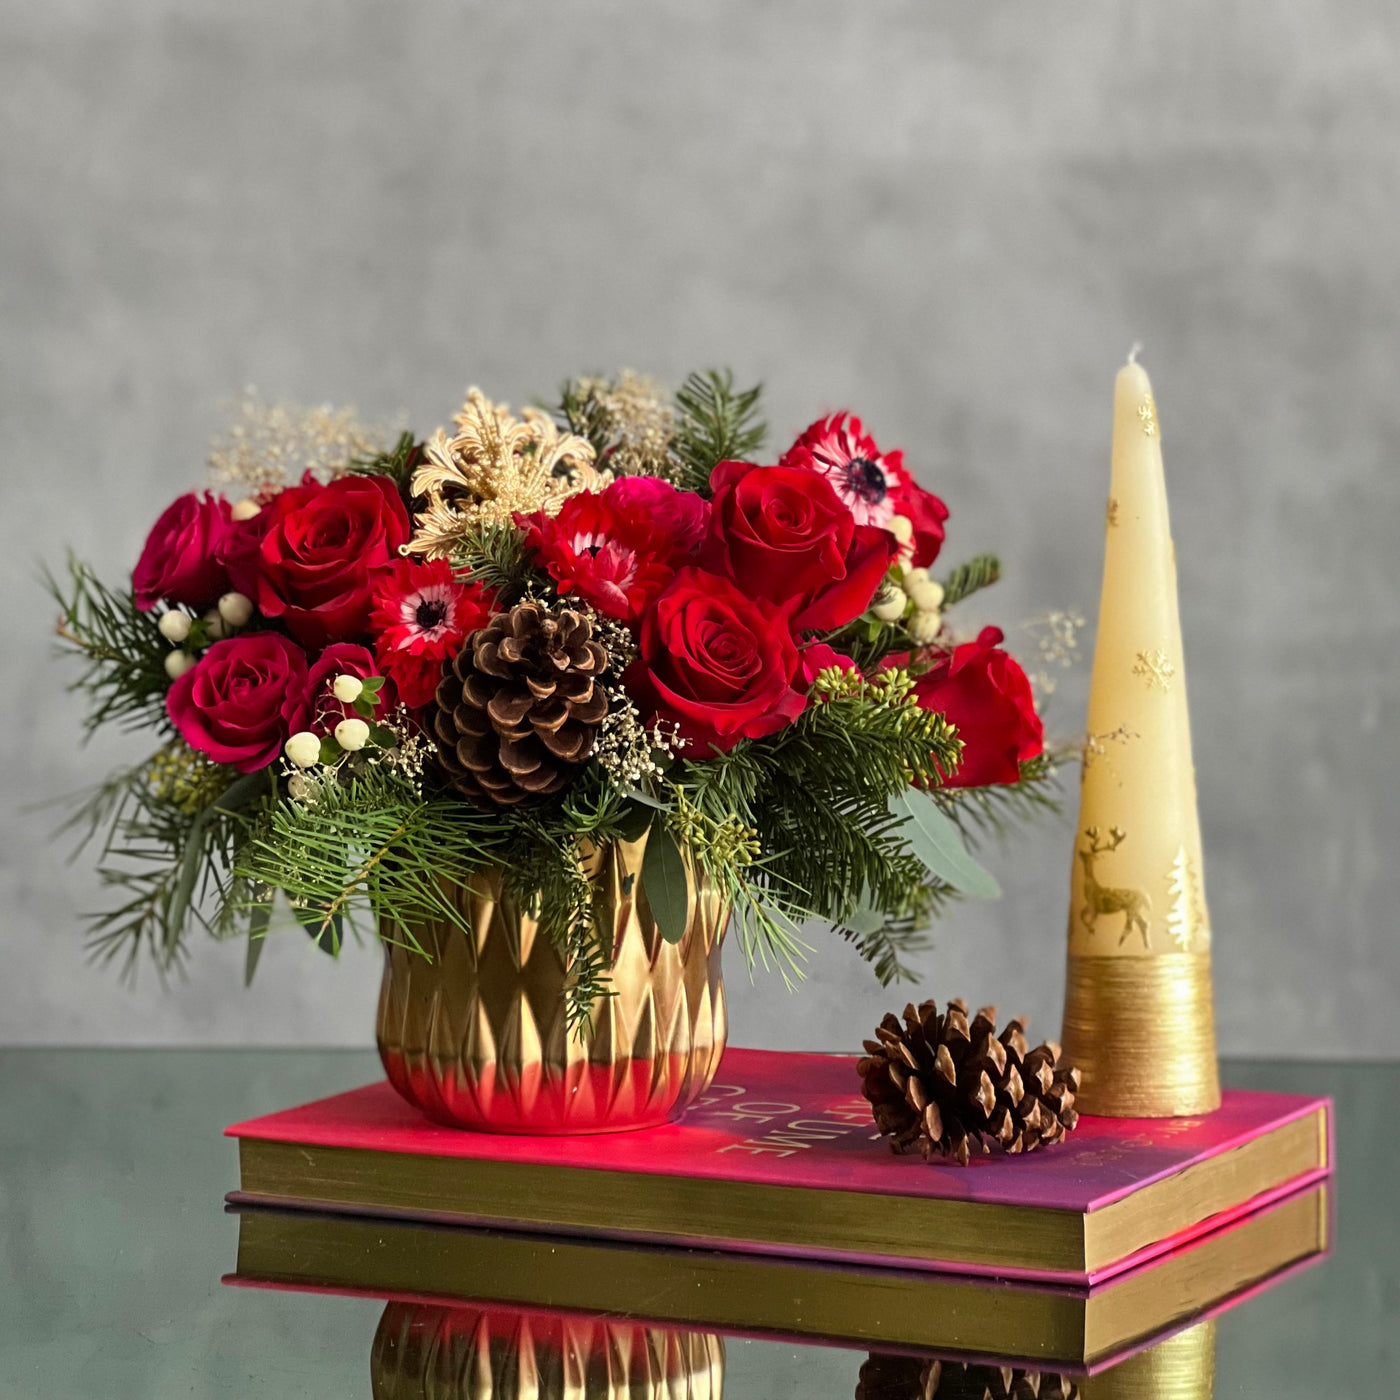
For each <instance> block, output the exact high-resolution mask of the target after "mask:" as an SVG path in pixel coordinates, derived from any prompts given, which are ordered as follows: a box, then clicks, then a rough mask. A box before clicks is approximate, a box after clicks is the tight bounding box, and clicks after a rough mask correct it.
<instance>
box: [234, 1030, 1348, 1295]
mask: <svg viewBox="0 0 1400 1400" xmlns="http://www.w3.org/2000/svg"><path fill="white" fill-rule="evenodd" d="M854 1065H855V1061H854V1058H853V1057H850V1056H841V1055H819V1054H805V1053H795V1052H790V1051H770V1050H745V1049H739V1048H733V1049H730V1050H729V1051H728V1052H727V1054H726V1055H725V1058H724V1062H723V1064H722V1065H721V1066H720V1071H719V1074H718V1076H717V1078H716V1082H715V1083H714V1084H713V1085H712V1086H711V1087H710V1089H709V1091H708V1092H707V1093H706V1095H705V1096H704V1097H703V1098H702V1099H700V1100H699V1101H698V1102H697V1103H696V1105H695V1106H694V1107H693V1108H692V1109H691V1110H690V1111H689V1112H688V1113H687V1114H686V1115H685V1117H684V1119H683V1120H682V1121H680V1122H678V1123H670V1124H666V1125H665V1126H663V1127H659V1128H649V1129H644V1130H641V1131H638V1132H630V1133H616V1134H606V1135H596V1134H589V1135H579V1136H558V1137H539V1136H523V1135H514V1134H498V1133H477V1132H469V1131H464V1130H461V1129H455V1128H447V1127H440V1126H438V1125H436V1124H434V1123H431V1122H429V1121H428V1120H427V1119H426V1118H424V1117H423V1116H422V1115H421V1114H420V1113H419V1112H418V1111H417V1110H416V1109H414V1108H413V1107H412V1106H411V1105H409V1104H407V1103H405V1102H404V1101H403V1100H402V1099H400V1098H399V1096H398V1095H397V1094H396V1093H395V1092H394V1090H393V1089H392V1088H391V1087H390V1085H389V1084H388V1083H387V1081H380V1082H379V1083H375V1084H369V1085H366V1086H365V1087H364V1088H361V1089H353V1090H351V1091H349V1092H348V1093H344V1094H337V1095H334V1096H333V1097H331V1098H327V1099H320V1100H318V1101H316V1102H314V1103H309V1104H305V1105H303V1106H301V1107H299V1108H291V1109H286V1110H283V1111H282V1112H280V1113H273V1114H270V1115H268V1116H266V1117H263V1118H256V1119H252V1120H250V1121H248V1122H246V1123H238V1124H235V1125H233V1126H232V1127H229V1128H227V1129H226V1130H225V1131H226V1133H227V1135H228V1136H231V1137H235V1138H249V1139H261V1140H264V1141H270V1142H287V1143H296V1144H300V1145H303V1146H307V1147H317V1148H350V1149H359V1150H361V1151H364V1150H368V1151H378V1152H386V1153H393V1154H407V1155H411V1156H431V1157H437V1158H446V1159H452V1160H457V1161H460V1162H462V1163H463V1167H464V1172H466V1171H467V1170H469V1167H470V1164H471V1163H472V1162H476V1161H482V1162H520V1163H530V1164H534V1165H539V1166H548V1167H552V1168H577V1169H580V1170H589V1171H618V1172H627V1173H638V1174H642V1175H655V1176H667V1177H685V1178H692V1179H703V1180H712V1181H719V1182H726V1183H733V1184H734V1185H735V1187H736V1189H739V1188H742V1187H743V1186H744V1185H748V1184H752V1185H758V1186H781V1187H787V1188H796V1189H798V1190H801V1189H804V1188H806V1189H811V1190H814V1191H821V1192H831V1191H840V1192H847V1191H849V1192H853V1193H857V1194H860V1195H867V1196H895V1197H901V1196H902V1197H911V1198H932V1199H943V1200H950V1201H965V1202H968V1203H972V1204H976V1205H986V1206H991V1207H995V1206H1013V1207H1032V1208H1039V1209H1042V1210H1052V1211H1066V1212H1071V1213H1073V1214H1074V1215H1076V1216H1087V1215H1091V1214H1092V1213H1093V1212H1095V1211H1100V1210H1103V1209H1104V1208H1106V1207H1108V1206H1110V1205H1112V1204H1113V1203H1115V1202H1117V1201H1120V1200H1122V1199H1123V1198H1125V1197H1127V1196H1130V1195H1132V1194H1133V1193H1134V1192H1137V1191H1140V1190H1142V1189H1143V1188H1145V1187H1148V1186H1150V1185H1152V1184H1154V1183H1156V1182H1159V1181H1164V1180H1166V1179H1168V1178H1170V1177H1173V1176H1176V1175H1178V1174H1179V1173H1181V1172H1183V1171H1185V1170H1187V1169H1188V1168H1191V1167H1193V1166H1196V1165H1198V1164H1201V1163H1204V1162H1207V1161H1209V1160H1210V1159H1212V1158H1215V1157H1218V1156H1220V1155H1222V1154H1225V1153H1230V1152H1232V1151H1235V1150H1237V1149H1240V1148H1242V1147H1244V1146H1246V1145H1247V1144H1249V1143H1250V1142H1252V1141H1253V1140H1255V1139H1257V1138H1259V1137H1261V1136H1263V1135H1265V1134H1267V1133H1270V1132H1273V1131H1275V1130H1277V1129H1280V1128H1282V1127H1284V1126H1285V1125H1287V1124H1289V1123H1292V1122H1295V1121H1296V1120H1299V1119H1302V1118H1306V1117H1309V1116H1316V1115H1318V1114H1319V1112H1321V1113H1322V1115H1323V1120H1324V1121H1325V1124H1326V1128H1325V1130H1324V1139H1323V1142H1322V1144H1321V1149H1320V1151H1319V1153H1318V1161H1317V1165H1316V1167H1315V1168H1313V1169H1311V1170H1307V1171H1303V1172H1301V1173H1296V1174H1294V1175H1292V1176H1291V1177H1289V1178H1288V1179H1286V1180H1282V1181H1279V1182H1278V1183H1277V1184H1275V1185H1274V1186H1272V1187H1270V1188H1269V1189H1267V1190H1265V1191H1262V1192H1259V1193H1256V1194H1254V1195H1252V1196H1250V1197H1249V1198H1247V1199H1245V1200H1241V1201H1238V1202H1236V1203H1235V1204H1234V1205H1232V1206H1231V1207H1229V1208H1228V1209H1226V1210H1223V1211H1219V1212H1216V1213H1215V1214H1213V1215H1209V1216H1206V1217H1204V1218H1202V1219H1200V1220H1198V1221H1196V1222H1194V1223H1193V1224H1191V1225H1189V1226H1188V1227H1186V1228H1185V1229H1182V1230H1179V1231H1177V1232H1175V1233H1174V1234H1172V1235H1171V1236H1169V1237H1168V1238H1165V1239H1162V1240H1160V1241H1157V1242H1156V1243H1154V1244H1151V1245H1149V1246H1147V1247H1145V1248H1142V1249H1139V1250H1137V1251H1135V1252H1133V1253H1131V1254H1129V1255H1127V1256H1126V1257H1124V1258H1122V1259H1119V1260H1116V1261H1114V1262H1113V1263H1112V1264H1110V1265H1108V1266H1106V1267H1104V1268H1100V1269H1097V1270H1093V1271H1090V1272H1088V1273H1085V1272H1082V1271H1081V1272H1078V1273H1075V1272H1066V1271H1063V1270H1049V1271H1047V1270H1041V1269H1016V1268H1006V1267H1003V1266H1000V1265H985V1266H980V1265H977V1264H974V1263H968V1262H965V1261H961V1260H948V1259H944V1258H940V1257H939V1255H938V1252H937V1241H929V1242H928V1243H929V1255H928V1257H927V1258H924V1259H909V1258H900V1259H897V1260H896V1259H894V1258H892V1257H884V1256H881V1255H879V1254H854V1253H851V1252H850V1251H846V1250H827V1249H822V1248H820V1247H813V1248H802V1247H795V1246H791V1245H783V1246H779V1245H774V1244H773V1243H771V1242H766V1241H764V1240H760V1239H755V1240H752V1241H743V1240H732V1239H730V1240H717V1239H715V1238H713V1237H707V1236H706V1235H705V1234H704V1233H703V1232H702V1231H695V1232H684V1231H679V1230H678V1232H677V1233H675V1234H670V1233H667V1234H645V1235H643V1234H638V1233H636V1232H626V1231H621V1230H619V1231H617V1232H615V1233H616V1235H617V1236H618V1237H620V1238H633V1239H636V1238H642V1239H649V1240H652V1241H655V1242H660V1243H668V1244H691V1245H693V1244H703V1245H706V1246H708V1247H711V1248H714V1247H721V1248H735V1249H750V1250H754V1251H758V1252H779V1253H785V1254H794V1255H797V1256H799V1257H814V1258H824V1257H825V1258H842V1259H849V1260H853V1261H856V1262H863V1263H875V1264H896V1263H897V1264H898V1266H899V1267H902V1268H910V1267H915V1268H919V1267H924V1268H943V1269H955V1270H956V1271H958V1272H968V1273H977V1272H982V1273H992V1274H997V1275H999V1276H1002V1277H1021V1278H1027V1279H1037V1278H1038V1279H1045V1280H1048V1281H1054V1280H1061V1281H1066V1280H1070V1281H1072V1280H1077V1281H1079V1282H1083V1283H1090V1284H1092V1283H1096V1282H1099V1281H1100V1280H1102V1279H1106V1278H1108V1277H1111V1276H1112V1275H1114V1274H1116V1273H1119V1272H1121V1271H1122V1270H1124V1269H1127V1268H1131V1267H1135V1266H1136V1265H1138V1264H1140V1263H1142V1262H1144V1261H1145V1260H1147V1259H1149V1258H1152V1257H1154V1256H1156V1255H1158V1254H1160V1253H1162V1252H1164V1251H1166V1250H1168V1249H1171V1248H1174V1247H1176V1246H1179V1245H1181V1244H1183V1243H1185V1242H1186V1241H1188V1240H1190V1239H1193V1238H1195V1237H1196V1236H1198V1235H1200V1234H1201V1233H1203V1232H1204V1231H1206V1230H1208V1229H1214V1228H1217V1227H1219V1226H1220V1225H1222V1224H1224V1223H1227V1222H1228V1221H1229V1220H1231V1219H1233V1218H1236V1217H1238V1216H1240V1215H1243V1214H1245V1213H1246V1212H1248V1211H1250V1210H1254V1209H1257V1208H1258V1207H1259V1206H1261V1205H1264V1204H1266V1203H1268V1202H1269V1201H1271V1200H1274V1199H1277V1198H1278V1197H1280V1196H1282V1195H1283V1194H1286V1193H1287V1192H1290V1191H1293V1190H1295V1189H1297V1188H1298V1187H1299V1186H1300V1185H1303V1184H1305V1183H1307V1182H1309V1181H1314V1180H1319V1179H1321V1178H1323V1177H1325V1176H1326V1175H1327V1174H1328V1172H1329V1170H1330V1163H1331V1160H1332V1155H1333V1154H1332V1149H1331V1140H1330V1134H1331V1123H1332V1112H1331V1108H1332V1106H1331V1101H1330V1100H1329V1099H1325V1098H1324V1099H1319V1098H1310V1097H1305V1096H1301V1095H1290V1094H1272V1093H1262V1092H1258V1091H1253V1090H1240V1089H1234V1090H1226V1091H1225V1093H1224V1097H1223V1102H1222V1104H1221V1107H1220V1108H1219V1109H1218V1110H1217V1111H1216V1112H1215V1113H1211V1114H1207V1115H1204V1116H1201V1117H1195V1118H1167V1119H1131V1118H1095V1117H1091V1116H1089V1115H1087V1114H1086V1115H1081V1117H1080V1119H1079V1125H1078V1127H1077V1128H1076V1130H1075V1131H1074V1132H1073V1133H1071V1134H1070V1135H1069V1136H1068V1137H1067V1138H1066V1139H1065V1140H1064V1142H1063V1143H1061V1144H1059V1145H1057V1146H1055V1147H1052V1148H1049V1149H1044V1150H1042V1151H1039V1152H1035V1153H1031V1154H1028V1155H1025V1156H1015V1157H1007V1156H1002V1155H998V1154H995V1153H994V1154H993V1155H991V1156H988V1157H976V1158H974V1159H973V1160H972V1162H971V1163H970V1164H969V1165H968V1166H967V1167H961V1168H960V1167H956V1166H951V1165H946V1164H936V1165H930V1164H928V1163H925V1162H924V1161H923V1160H922V1158H920V1157H918V1156H916V1155H915V1156H896V1155H895V1154H893V1153H892V1152H890V1150H889V1148H888V1147H887V1146H886V1145H885V1144H884V1142H883V1141H881V1140H880V1138H879V1136H878V1135H877V1134H876V1132H875V1128H874V1125H873V1122H872V1120H871V1115H870V1106H869V1104H867V1103H866V1101H865V1100H864V1099H863V1098H862V1097H861V1096H860V1093H859V1088H858V1084H859V1081H858V1080H857V1077H856V1072H855V1067H854ZM814 1199H815V1198H814ZM229 1200H230V1201H231V1202H233V1203H239V1202H243V1201H253V1202H262V1203H264V1204H269V1203H270V1204H282V1205H289V1206H302V1207H313V1208H317V1209H327V1208H330V1209H336V1208H344V1209H359V1210H361V1211H364V1210H367V1209H369V1210H370V1213H378V1214H395V1213H398V1214H402V1213H404V1212H401V1211H394V1210H393V1209H391V1208H385V1209H383V1210H379V1209H378V1208H369V1207H365V1206H358V1207H348V1206H346V1207H338V1205H337V1203H336V1202H335V1201H333V1200H324V1199H319V1198H316V1197H315V1196H314V1188H313V1189H312V1191H309V1192H308V1194H306V1195H304V1196H298V1197H296V1198H295V1199H290V1198H280V1199H279V1198H270V1197H268V1196H266V1195H252V1194H247V1193H243V1192H233V1193H230V1195H229ZM408 1213H410V1214H412V1215H414V1216H415V1217H417V1218H423V1219H455V1220H469V1221H470V1222H471V1223H473V1224H489V1225H502V1226H507V1227H509V1228H515V1229H519V1228H534V1227H532V1225H531V1222H529V1221H528V1220H523V1219H513V1218H503V1217H494V1218H493V1217H490V1216H483V1217H474V1216H468V1215H464V1214H463V1213H461V1212H460V1211H457V1210H450V1211H443V1212H441V1213H438V1212H434V1211H431V1210H414V1211H412V1212H408ZM892 1216H895V1217H897V1211H895V1212H892ZM548 1228H549V1229H550V1230H551V1231H552V1232H555V1233H558V1232H559V1229H560V1226H559V1224H558V1222H554V1223H552V1224H551V1225H550V1226H549V1227H548ZM585 1233H590V1234H602V1235H608V1234H609V1233H614V1232H609V1231H599V1230H587V1231H585Z"/></svg>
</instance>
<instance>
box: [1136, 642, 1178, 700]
mask: <svg viewBox="0 0 1400 1400" xmlns="http://www.w3.org/2000/svg"><path fill="white" fill-rule="evenodd" d="M1133 675H1135V676H1141V677H1142V678H1143V679H1144V680H1145V681H1146V682H1147V688H1148V689H1149V690H1160V691H1161V692H1162V693H1163V694H1164V695H1165V694H1166V693H1167V692H1168V691H1169V690H1170V689H1171V688H1172V677H1173V676H1174V675H1176V667H1175V666H1173V665H1172V663H1171V660H1170V659H1169V658H1168V656H1167V654H1166V652H1164V651H1159V650H1153V651H1140V652H1138V654H1137V663H1136V664H1135V665H1134V666H1133Z"/></svg>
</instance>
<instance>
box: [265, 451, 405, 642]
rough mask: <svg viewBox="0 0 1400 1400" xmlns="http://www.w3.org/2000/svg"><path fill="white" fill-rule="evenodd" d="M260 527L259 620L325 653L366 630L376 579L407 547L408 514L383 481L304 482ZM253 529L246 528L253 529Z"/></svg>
mask: <svg viewBox="0 0 1400 1400" xmlns="http://www.w3.org/2000/svg"><path fill="white" fill-rule="evenodd" d="M264 515H266V516H267V517H268V520H267V523H266V525H265V526H263V527H262V540H261V543H260V545H259V547H258V580H257V583H258V589H257V592H256V593H255V594H254V595H252V596H253V597H254V598H255V599H256V601H257V604H258V607H259V608H260V609H261V610H262V613H263V616H264V617H270V618H278V619H280V620H281V621H282V623H283V624H284V625H285V626H286V628H287V630H288V631H289V632H290V633H291V634H292V636H294V637H295V638H296V639H297V640H298V641H299V642H302V643H303V644H304V645H305V646H307V647H312V648H315V647H323V646H325V645H326V644H327V643H328V642H338V641H346V640H348V639H350V638H352V637H358V636H361V635H362V634H364V633H366V632H368V630H369V615H370V594H371V590H372V586H373V581H374V577H375V575H376V574H377V573H378V571H379V570H381V569H383V568H384V567H385V566H386V565H388V564H390V563H392V562H393V561H394V560H396V559H397V558H398V557H399V555H398V551H399V546H400V545H401V544H404V543H406V542H407V540H408V536H409V524H408V513H407V512H406V511H405V510H404V508H403V502H402V501H401V500H400V499H399V493H398V490H397V488H396V487H395V486H394V483H393V482H392V481H390V480H389V478H388V477H384V476H342V477H337V478H336V480H334V481H332V482H330V483H329V484H328V485H325V486H322V485H321V484H320V482H318V481H316V480H315V478H314V477H311V476H310V475H309V474H308V476H307V477H306V478H305V479H304V480H303V481H302V484H301V485H300V486H289V487H288V488H287V489H286V490H285V491H283V492H282V493H281V494H280V495H279V496H277V497H276V499H275V500H273V501H272V502H271V504H270V505H268V506H266V507H264V509H263V510H262V511H261V512H260V513H259V514H258V515H255V516H254V517H253V522H260V521H261V520H262V517H263V516H264ZM250 523H251V522H250Z"/></svg>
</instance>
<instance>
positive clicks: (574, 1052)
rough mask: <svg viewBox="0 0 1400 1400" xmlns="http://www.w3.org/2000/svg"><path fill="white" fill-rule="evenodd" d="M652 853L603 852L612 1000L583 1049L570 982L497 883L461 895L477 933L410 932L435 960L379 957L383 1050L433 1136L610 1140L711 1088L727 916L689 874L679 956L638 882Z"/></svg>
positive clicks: (629, 847) (600, 914) (396, 953)
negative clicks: (575, 1030) (464, 1133)
mask: <svg viewBox="0 0 1400 1400" xmlns="http://www.w3.org/2000/svg"><path fill="white" fill-rule="evenodd" d="M645 845H646V839H645V837H643V838H642V839H641V840H639V841H619V842H615V843H613V844H611V845H609V846H606V847H604V848H603V849H602V850H601V851H598V852H595V853H593V855H592V858H591V861H590V868H589V874H590V877H591V878H593V879H594V880H595V881H596V882H597V884H598V889H597V895H596V903H595V913H596V917H597V918H598V920H599V922H600V926H601V927H602V928H610V929H611V930H612V940H613V966H612V974H611V978H612V981H611V985H612V991H613V993H614V995H612V996H610V997H600V998H599V999H598V1001H597V1002H595V1003H594V1007H593V1017H594V1031H593V1034H592V1035H591V1036H585V1037H583V1038H580V1037H579V1036H577V1035H574V1034H572V1033H571V1032H570V1030H569V1027H568V1024H567V1019H566V1015H565V1011H566V1003H565V985H566V979H567V970H566V968H565V966H564V962H563V959H562V958H561V956H560V953H559V950H558V948H557V947H556V945H555V943H554V940H553V939H552V938H551V937H550V934H549V930H548V928H547V927H545V926H542V925H541V923H540V921H539V920H537V919H535V918H533V917H531V916H530V915H529V914H527V913H526V912H525V911H524V909H523V908H522V907H521V903H520V901H519V900H518V899H516V898H515V897H514V896H512V895H510V894H508V893H506V892H505V891H504V890H503V888H502V880H501V872H500V871H499V870H496V871H490V872H486V873H484V874H483V875H482V876H481V877H480V878H479V879H478V880H477V881H475V882H474V883H475V886H476V889H475V892H471V891H465V890H464V891H461V892H460V894H459V908H460V909H461V912H462V913H463V915H464V916H465V917H466V921H467V923H468V924H469V926H470V927H471V928H472V929H473V930H475V934H474V936H473V937H468V936H467V935H465V934H463V933H462V932H461V931H460V930H459V929H457V928H455V927H454V926H453V925H451V924H447V923H436V924H427V925H424V926H422V927H419V928H416V929H414V931H413V932H414V936H415V937H416V938H417V940H418V942H419V944H420V945H421V946H422V947H423V948H424V949H425V950H426V951H427V952H428V953H429V954H430V955H431V961H429V959H428V958H426V957H424V956H423V955H422V954H421V953H417V952H414V951H413V950H412V949H411V948H407V947H404V946H402V945H403V943H404V942H405V941H406V940H404V939H403V938H402V937H401V936H400V937H398V938H396V939H395V941H393V942H390V941H388V939H386V941H385V968H384V981H383V984H382V986H381V989H380V996H379V1013H378V1020H377V1024H376V1035H377V1039H378V1042H379V1054H380V1058H381V1059H382V1060H383V1062H384V1069H385V1072H386V1073H387V1075H388V1077H389V1081H390V1083H392V1084H393V1086H394V1088H395V1089H397V1090H398V1092H399V1093H400V1094H402V1095H403V1097H404V1098H406V1099H407V1100H408V1101H409V1102H410V1103H412V1104H414V1105H415V1106H417V1107H418V1108H420V1109H422V1111H423V1112H424V1113H425V1114H427V1116H428V1117H429V1118H432V1119H433V1120H434V1121H436V1122H440V1123H447V1124H449V1125H452V1126H457V1127H466V1128H483V1129H488V1130H491V1131H494V1132H517V1133H573V1132H610V1131H617V1130H621V1129H628V1128H641V1127H651V1126H654V1125H656V1124H659V1123H664V1122H665V1121H667V1119H669V1118H672V1117H675V1116H677V1115H679V1114H680V1113H682V1112H683V1111H684V1110H685V1109H686V1108H688V1107H689V1106H690V1104H692V1103H693V1102H694V1101H695V1100H696V1099H697V1098H698V1097H699V1096H700V1095H701V1094H702V1093H703V1092H704V1091H705V1090H706V1089H707V1088H708V1087H709V1084H710V1081H711V1080H712V1079H713V1078H714V1075H715V1071H716V1070H717V1069H718V1068H719V1062H720V1057H721V1055H723V1053H724V1044H725V1036H726V1033H727V1028H728V1022H727V1016H726V1009H725V999H724V978H723V974H722V971H721V967H720V950H721V945H722V943H723V940H724V933H725V927H726V925H727V923H728V920H729V910H728V908H727V907H726V906H725V904H724V903H723V901H722V900H721V899H720V897H719V895H718V893H717V892H716V891H715V890H714V889H713V888H712V887H711V886H710V885H709V884H708V883H707V882H706V881H704V880H703V879H701V880H698V881H697V880H696V879H695V878H694V877H693V876H691V875H690V873H689V871H688V872H687V879H688V884H689V889H690V920H689V925H688V927H687V929H686V932H685V935H684V936H683V937H682V938H681V940H680V942H679V943H668V942H666V940H665V939H664V938H662V937H661V934H660V932H659V931H658V930H657V927H656V922H655V920H654V919H653V918H652V914H651V908H650V906H649V905H648V903H647V899H646V890H645V887H644V886H643V884H642V879H641V863H642V852H643V850H644V849H645Z"/></svg>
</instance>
